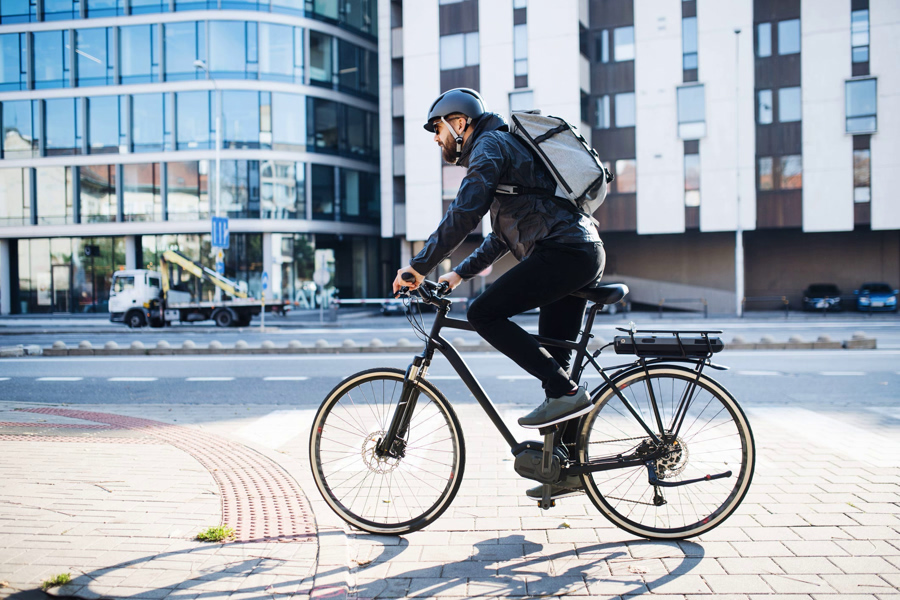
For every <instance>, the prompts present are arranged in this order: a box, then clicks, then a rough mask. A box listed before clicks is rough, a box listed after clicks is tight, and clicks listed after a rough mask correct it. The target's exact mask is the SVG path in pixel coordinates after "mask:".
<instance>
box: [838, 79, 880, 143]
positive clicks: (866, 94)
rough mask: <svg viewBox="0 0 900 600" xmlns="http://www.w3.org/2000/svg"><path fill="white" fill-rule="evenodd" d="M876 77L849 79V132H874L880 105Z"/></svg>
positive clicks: (847, 85)
mask: <svg viewBox="0 0 900 600" xmlns="http://www.w3.org/2000/svg"><path fill="white" fill-rule="evenodd" d="M876 81H877V80H875V79H858V80H855V81H848V82H847V83H846V87H845V90H846V91H845V94H846V100H847V133H874V132H875V131H876V125H877V122H876V114H877V105H878V99H877V98H878V96H877V85H876Z"/></svg>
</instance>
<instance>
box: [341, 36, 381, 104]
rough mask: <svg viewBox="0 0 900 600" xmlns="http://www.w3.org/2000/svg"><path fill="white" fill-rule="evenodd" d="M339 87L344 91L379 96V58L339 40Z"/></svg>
mask: <svg viewBox="0 0 900 600" xmlns="http://www.w3.org/2000/svg"><path fill="white" fill-rule="evenodd" d="M338 85H339V86H340V88H341V90H342V91H345V92H347V91H350V92H360V93H363V94H368V95H369V96H372V97H375V96H377V95H378V56H377V55H376V54H375V53H374V52H369V51H368V50H364V49H363V48H360V47H359V46H356V45H355V44H351V43H350V42H345V41H344V40H338Z"/></svg>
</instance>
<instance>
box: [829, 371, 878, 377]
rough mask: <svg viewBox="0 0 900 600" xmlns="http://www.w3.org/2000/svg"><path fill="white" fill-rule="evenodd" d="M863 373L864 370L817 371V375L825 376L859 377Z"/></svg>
mask: <svg viewBox="0 0 900 600" xmlns="http://www.w3.org/2000/svg"><path fill="white" fill-rule="evenodd" d="M865 374H866V373H865V372H864V371H819V375H824V376H825V377H861V376H864V375H865Z"/></svg>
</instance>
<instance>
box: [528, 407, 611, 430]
mask: <svg viewBox="0 0 900 600" xmlns="http://www.w3.org/2000/svg"><path fill="white" fill-rule="evenodd" d="M593 409H594V405H593V404H592V403H588V404H587V406H585V407H584V408H580V409H578V410H577V411H575V412H573V413H571V414H568V415H566V416H564V417H558V418H556V419H554V420H552V421H547V422H546V423H541V424H540V425H523V424H522V423H519V426H520V427H524V428H525V429H540V428H541V427H550V426H551V425H556V424H557V423H563V422H565V421H569V420H571V419H574V418H575V417H580V416H581V415H586V414H587V413H589V412H591V411H592V410H593Z"/></svg>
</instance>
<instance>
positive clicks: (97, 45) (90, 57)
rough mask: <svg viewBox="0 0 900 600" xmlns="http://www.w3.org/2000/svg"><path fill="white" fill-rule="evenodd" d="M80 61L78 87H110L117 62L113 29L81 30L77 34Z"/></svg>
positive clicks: (78, 58) (76, 43)
mask: <svg viewBox="0 0 900 600" xmlns="http://www.w3.org/2000/svg"><path fill="white" fill-rule="evenodd" d="M75 53H76V55H77V61H78V85H80V86H89V85H109V84H112V83H115V82H114V81H113V78H114V73H113V66H114V64H113V63H114V62H115V58H114V54H115V53H114V51H113V29H112V28H108V27H103V28H99V29H79V30H78V31H76V32H75Z"/></svg>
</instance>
